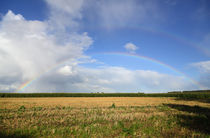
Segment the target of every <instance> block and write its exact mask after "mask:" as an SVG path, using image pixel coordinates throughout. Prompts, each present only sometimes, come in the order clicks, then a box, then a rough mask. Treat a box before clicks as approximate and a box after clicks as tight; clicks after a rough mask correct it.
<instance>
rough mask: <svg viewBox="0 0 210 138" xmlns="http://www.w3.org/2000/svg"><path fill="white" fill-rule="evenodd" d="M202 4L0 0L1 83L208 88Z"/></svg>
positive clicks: (18, 87) (35, 88)
mask: <svg viewBox="0 0 210 138" xmlns="http://www.w3.org/2000/svg"><path fill="white" fill-rule="evenodd" d="M209 7H210V2H209V1H208V0H182V1H180V0H147V1H144V0H108V1H105V0H98V1H97V0H57V1H56V0H51V1H50V0H19V1H14V0H1V1H0V17H1V19H0V61H1V62H2V64H1V65H0V67H1V70H0V82H2V83H1V85H0V90H1V91H3V92H97V91H104V92H138V91H144V92H167V91H175V90H193V89H210V75H209V74H210V27H209V24H210V8H209ZM29 83H30V85H29Z"/></svg>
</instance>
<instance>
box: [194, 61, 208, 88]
mask: <svg viewBox="0 0 210 138" xmlns="http://www.w3.org/2000/svg"><path fill="white" fill-rule="evenodd" d="M191 65H192V66H194V67H195V68H197V69H199V72H200V73H199V77H200V79H199V83H200V84H202V85H203V86H204V87H205V88H206V89H210V85H209V84H210V61H209V60H208V61H201V62H196V63H192V64H191Z"/></svg>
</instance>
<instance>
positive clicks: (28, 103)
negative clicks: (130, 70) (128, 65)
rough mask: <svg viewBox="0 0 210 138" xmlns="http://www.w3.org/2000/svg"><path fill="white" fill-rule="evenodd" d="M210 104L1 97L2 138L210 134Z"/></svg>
mask: <svg viewBox="0 0 210 138" xmlns="http://www.w3.org/2000/svg"><path fill="white" fill-rule="evenodd" d="M113 104H114V106H112V105H113ZM209 107H210V104H209V103H203V102H197V101H181V100H176V99H174V98H152V97H148V98H147V97H113V98H112V97H95V98H76V97H74V98H66V97H65V98H0V137H1V136H3V137H8V136H12V137H18V136H19V137H69V136H71V137H72V136H73V137H194V136H195V137H197V136H198V137H209V136H210V132H209V130H210V129H209V128H208V127H209V126H210V124H209V122H210V119H209V117H210V115H209V114H210V108H209ZM186 120H187V121H186Z"/></svg>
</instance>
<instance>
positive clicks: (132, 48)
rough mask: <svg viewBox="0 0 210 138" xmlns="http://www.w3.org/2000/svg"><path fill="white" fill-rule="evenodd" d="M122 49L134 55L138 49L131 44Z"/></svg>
mask: <svg viewBox="0 0 210 138" xmlns="http://www.w3.org/2000/svg"><path fill="white" fill-rule="evenodd" d="M124 47H125V49H126V50H127V51H129V52H131V53H135V51H136V50H137V49H138V47H137V46H136V45H134V44H133V43H126V44H125V46H124Z"/></svg>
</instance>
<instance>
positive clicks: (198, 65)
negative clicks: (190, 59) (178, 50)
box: [192, 61, 210, 73]
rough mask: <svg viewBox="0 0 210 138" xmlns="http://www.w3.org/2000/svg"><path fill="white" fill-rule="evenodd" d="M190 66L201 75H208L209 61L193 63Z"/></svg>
mask: <svg viewBox="0 0 210 138" xmlns="http://www.w3.org/2000/svg"><path fill="white" fill-rule="evenodd" d="M192 65H193V66H194V67H196V68H198V69H199V70H200V71H201V72H202V73H210V61H201V62H197V63H193V64H192Z"/></svg>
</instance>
